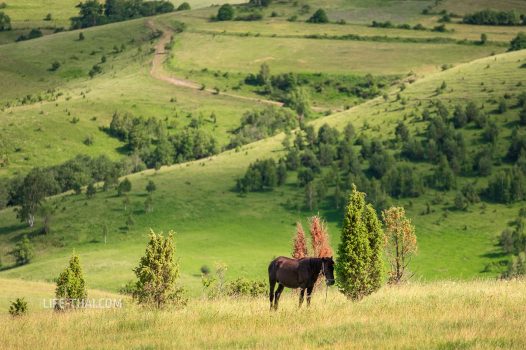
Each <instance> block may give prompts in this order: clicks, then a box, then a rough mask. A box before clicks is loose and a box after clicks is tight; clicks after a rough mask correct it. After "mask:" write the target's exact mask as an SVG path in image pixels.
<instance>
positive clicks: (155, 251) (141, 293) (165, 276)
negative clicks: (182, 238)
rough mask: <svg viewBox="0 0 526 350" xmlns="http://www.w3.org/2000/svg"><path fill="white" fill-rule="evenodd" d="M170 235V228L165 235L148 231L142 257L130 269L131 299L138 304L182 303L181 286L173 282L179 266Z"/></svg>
mask: <svg viewBox="0 0 526 350" xmlns="http://www.w3.org/2000/svg"><path fill="white" fill-rule="evenodd" d="M173 235H174V233H173V232H172V231H170V232H169V233H168V236H167V237H164V236H163V234H162V233H160V234H156V233H155V232H153V230H151V231H150V240H149V242H148V245H147V246H146V251H145V253H144V256H143V257H142V258H141V260H140V261H139V266H137V267H136V268H135V269H134V270H133V272H135V275H136V276H137V283H136V284H135V290H134V292H133V298H134V299H135V300H136V301H137V302H138V303H139V304H144V305H151V306H154V307H156V308H162V307H163V306H165V305H166V304H169V303H175V304H182V303H184V302H185V301H184V299H183V296H182V292H183V291H182V289H181V288H179V287H177V285H176V282H177V279H178V278H179V265H178V263H177V262H176V261H175V243H174V238H173Z"/></svg>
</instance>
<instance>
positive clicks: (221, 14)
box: [216, 4, 235, 21]
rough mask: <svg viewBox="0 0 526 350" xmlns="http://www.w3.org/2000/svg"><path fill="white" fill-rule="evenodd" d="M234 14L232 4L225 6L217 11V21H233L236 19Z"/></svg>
mask: <svg viewBox="0 0 526 350" xmlns="http://www.w3.org/2000/svg"><path fill="white" fill-rule="evenodd" d="M234 14H235V10H234V7H233V6H232V5H230V4H224V5H221V7H220V8H219V10H218V11H217V16H216V19H217V20H218V21H231V20H233V19H234Z"/></svg>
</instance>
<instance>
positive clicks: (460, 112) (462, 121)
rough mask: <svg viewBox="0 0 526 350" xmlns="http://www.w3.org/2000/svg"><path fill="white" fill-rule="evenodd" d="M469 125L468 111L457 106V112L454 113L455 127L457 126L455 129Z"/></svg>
mask: <svg viewBox="0 0 526 350" xmlns="http://www.w3.org/2000/svg"><path fill="white" fill-rule="evenodd" d="M467 123H468V117H467V114H466V110H465V109H464V108H462V106H460V105H456V106H455V110H454V112H453V125H455V128H457V129H458V128H463V127H464V126H465V125H466V124H467Z"/></svg>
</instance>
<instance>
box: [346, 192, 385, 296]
mask: <svg viewBox="0 0 526 350" xmlns="http://www.w3.org/2000/svg"><path fill="white" fill-rule="evenodd" d="M382 240H383V232H382V230H381V226H380V222H379V221H378V217H377V216H376V212H375V210H374V208H373V207H372V206H371V205H370V204H368V205H366V203H365V193H363V192H359V191H358V190H357V189H356V186H355V185H354V184H353V186H352V192H351V195H350V198H349V202H348V205H347V209H346V213H345V218H344V221H343V227H342V233H341V242H340V244H339V246H338V260H337V262H336V274H337V278H336V283H337V284H338V287H339V289H340V291H341V292H342V293H343V294H344V295H345V296H347V297H348V298H350V299H352V300H359V299H361V298H363V297H364V296H366V295H368V294H370V293H372V292H374V291H375V290H377V289H378V288H379V287H380V284H381V275H382V271H381V264H382V263H381V249H380V247H381V244H380V242H381V241H382Z"/></svg>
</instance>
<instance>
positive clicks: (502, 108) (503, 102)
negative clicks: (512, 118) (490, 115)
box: [497, 98, 508, 114]
mask: <svg viewBox="0 0 526 350" xmlns="http://www.w3.org/2000/svg"><path fill="white" fill-rule="evenodd" d="M507 110H508V105H507V104H506V100H505V99H504V98H501V99H500V100H499V105H498V106H497V112H498V113H500V114H502V113H505V112H506V111H507Z"/></svg>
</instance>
